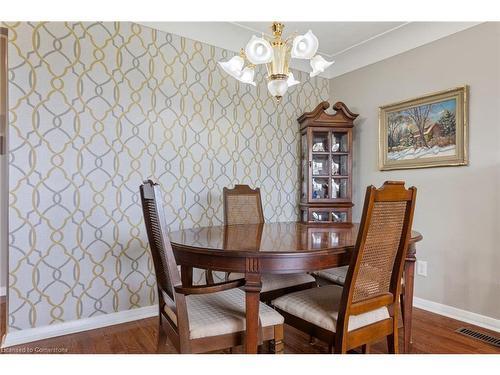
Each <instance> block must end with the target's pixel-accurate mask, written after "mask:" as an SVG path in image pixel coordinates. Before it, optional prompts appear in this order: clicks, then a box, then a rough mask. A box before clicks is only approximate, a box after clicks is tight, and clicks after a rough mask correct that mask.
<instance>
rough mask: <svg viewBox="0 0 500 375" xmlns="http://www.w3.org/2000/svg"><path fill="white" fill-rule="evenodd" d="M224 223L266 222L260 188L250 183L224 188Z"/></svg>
mask: <svg viewBox="0 0 500 375" xmlns="http://www.w3.org/2000/svg"><path fill="white" fill-rule="evenodd" d="M223 195H224V224H225V225H235V224H260V223H263V222H264V213H263V211H262V202H261V198H260V189H259V188H257V189H255V190H253V189H251V188H250V186H248V185H235V186H234V188H233V189H228V188H226V187H225V188H224V190H223Z"/></svg>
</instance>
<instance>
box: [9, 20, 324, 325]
mask: <svg viewBox="0 0 500 375" xmlns="http://www.w3.org/2000/svg"><path fill="white" fill-rule="evenodd" d="M5 25H6V26H7V27H8V28H9V40H10V46H9V74H10V77H9V78H10V87H9V89H10V162H9V163H10V167H9V168H10V169H9V172H10V187H9V190H10V236H9V243H10V249H9V254H10V256H9V275H10V280H9V284H10V285H9V330H22V329H26V328H31V327H41V326H45V325H48V324H56V323H59V322H64V321H71V320H75V319H81V318H86V317H92V316H96V315H99V314H105V313H110V312H115V311H121V310H126V309H131V308H136V307H141V306H147V305H150V304H153V303H155V298H156V292H155V278H154V273H153V267H152V263H151V259H150V256H149V253H148V250H147V249H148V247H147V240H146V234H145V230H144V228H143V222H142V215H141V208H140V201H139V195H138V187H139V184H140V183H141V181H142V180H144V179H146V178H148V177H152V178H154V179H157V180H159V182H160V184H161V186H162V188H163V192H164V198H165V208H166V211H167V219H168V221H169V225H170V228H171V230H176V229H178V228H189V227H193V226H205V225H216V224H220V223H221V222H222V217H223V216H222V198H221V193H222V188H223V187H224V186H230V185H233V184H234V183H247V184H249V185H251V186H260V187H261V190H262V194H263V196H262V198H263V205H264V213H265V216H266V220H268V221H283V220H295V219H296V218H297V215H298V212H297V201H298V188H299V187H298V178H297V174H298V160H297V155H298V143H297V137H298V125H297V122H296V118H297V117H298V115H300V114H301V113H302V112H303V111H305V110H311V109H313V108H314V107H315V106H316V105H317V104H318V102H319V101H321V100H326V99H327V98H328V81H327V80H326V79H322V78H319V77H316V78H314V79H310V78H309V77H308V75H307V74H304V73H300V72H294V74H296V77H297V79H299V80H300V81H303V82H304V83H303V84H301V85H298V86H296V87H294V88H293V89H291V90H290V92H289V93H288V94H287V95H286V96H285V97H284V99H283V102H282V103H280V104H278V105H276V103H275V102H274V100H273V99H272V98H271V97H270V96H269V94H268V92H267V88H266V85H265V78H264V76H263V75H262V72H261V74H260V75H258V77H257V81H258V82H259V83H258V85H257V87H253V86H247V85H240V84H239V83H238V82H237V81H236V80H234V79H233V78H230V77H228V76H227V75H225V74H224V73H223V72H221V70H220V69H219V68H218V66H217V64H216V62H217V61H218V60H221V59H226V58H229V57H231V56H232V55H233V53H232V52H229V51H225V50H222V49H219V48H216V47H213V46H209V45H206V44H203V43H200V42H196V41H192V40H188V39H185V38H181V37H178V36H175V35H171V34H167V33H163V32H158V31H155V30H152V29H149V28H146V27H143V26H139V25H137V24H133V23H79V22H77V23H15V24H10V23H9V24H5Z"/></svg>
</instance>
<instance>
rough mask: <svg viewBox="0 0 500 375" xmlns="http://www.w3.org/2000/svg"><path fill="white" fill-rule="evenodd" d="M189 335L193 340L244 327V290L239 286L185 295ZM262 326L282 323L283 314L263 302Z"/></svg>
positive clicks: (223, 333)
mask: <svg viewBox="0 0 500 375" xmlns="http://www.w3.org/2000/svg"><path fill="white" fill-rule="evenodd" d="M186 304H187V310H188V318H189V336H190V338H192V339H197V338H201V337H209V336H219V335H225V334H228V333H235V332H241V331H244V330H245V326H246V325H245V311H246V310H245V293H244V292H243V291H242V290H240V289H229V290H225V291H222V292H217V293H210V294H201V295H189V296H186ZM259 309H260V310H259V317H260V324H261V325H262V327H268V326H273V325H277V324H283V322H284V319H283V317H282V316H281V315H280V314H279V313H277V312H276V311H275V310H273V309H272V308H271V307H269V306H267V305H265V304H263V303H260V308H259Z"/></svg>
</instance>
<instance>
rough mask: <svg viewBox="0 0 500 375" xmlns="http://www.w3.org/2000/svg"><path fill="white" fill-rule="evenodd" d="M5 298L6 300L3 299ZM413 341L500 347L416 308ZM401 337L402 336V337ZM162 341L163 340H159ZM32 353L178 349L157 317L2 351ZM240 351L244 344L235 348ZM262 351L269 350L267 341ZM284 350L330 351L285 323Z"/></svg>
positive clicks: (418, 349) (381, 346)
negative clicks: (468, 334)
mask: <svg viewBox="0 0 500 375" xmlns="http://www.w3.org/2000/svg"><path fill="white" fill-rule="evenodd" d="M0 302H3V301H0ZM4 310H5V303H4V302H3V303H1V306H0V315H1V316H0V321H1V323H0V330H1V331H0V333H2V334H3V332H4V331H5V321H6V319H5V315H4ZM413 318H414V322H413V345H412V350H411V353H416V354H423V353H435V354H438V353H439V354H444V353H471V354H472V353H496V354H500V349H498V348H495V347H493V346H490V345H487V344H485V343H482V342H480V341H476V340H473V339H471V338H468V337H465V336H462V335H460V334H458V333H455V332H454V331H455V330H456V329H457V328H459V327H471V328H475V329H477V330H479V331H481V332H484V333H490V334H494V335H497V336H498V335H499V334H498V333H495V332H491V331H488V330H485V329H481V328H479V327H475V326H473V325H471V324H467V323H463V322H460V321H457V320H454V319H450V318H447V317H444V316H441V315H437V314H433V313H430V312H427V311H424V310H420V309H415V311H414V313H413ZM401 340H402V338H401ZM158 341H160V343H158ZM30 351H31V352H33V353H35V352H36V353H74V354H78V353H82V354H84V353H86V354H94V353H95V354H98V353H99V354H100V353H107V354H109V353H136V354H143V353H144V354H146V353H176V351H175V349H174V347H173V346H172V344H171V343H170V342H169V341H168V340H167V339H166V338H165V335H161V337H160V340H158V319H157V318H149V319H142V320H138V321H134V322H130V323H125V324H118V325H115V326H110V327H106V328H100V329H95V330H92V331H86V332H81V333H76V334H71V335H66V336H61V337H55V338H52V339H47V340H42V341H37V342H32V343H29V344H25V345H19V346H15V347H11V348H7V349H4V350H3V352H4V353H5V352H7V353H8V352H11V353H15V352H30ZM234 352H235V353H241V347H240V348H235V350H234ZM262 352H263V353H266V352H267V348H266V346H265V345H264V346H263V348H262ZM285 353H289V354H305V353H327V346H326V345H325V344H324V343H322V342H320V341H317V342H316V343H314V344H309V337H308V336H307V335H305V334H303V333H302V332H300V331H298V330H296V329H294V328H293V327H290V326H285ZM372 353H387V346H386V344H385V341H384V342H379V343H376V344H374V345H373V346H372Z"/></svg>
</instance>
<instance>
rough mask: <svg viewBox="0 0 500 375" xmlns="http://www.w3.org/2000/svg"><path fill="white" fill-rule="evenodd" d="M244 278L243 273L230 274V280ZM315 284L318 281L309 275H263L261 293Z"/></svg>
mask: <svg viewBox="0 0 500 375" xmlns="http://www.w3.org/2000/svg"><path fill="white" fill-rule="evenodd" d="M244 277H245V275H243V274H242V273H231V274H229V280H236V279H240V278H244ZM315 282H316V279H315V278H314V276H312V275H309V274H308V273H292V274H284V275H273V274H264V275H262V290H261V291H260V292H261V293H265V292H270V291H271V290H278V289H283V288H288V287H291V286H296V285H301V284H308V283H315Z"/></svg>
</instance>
